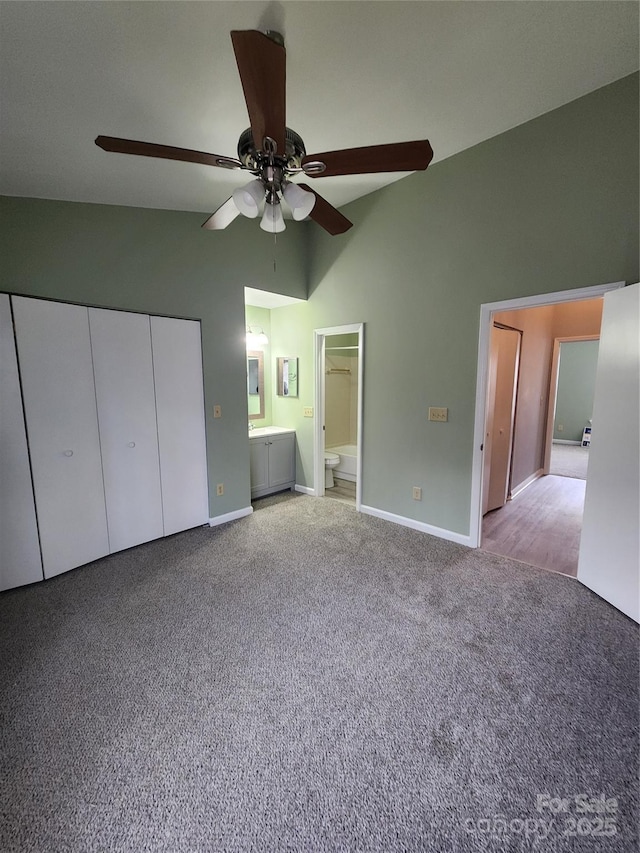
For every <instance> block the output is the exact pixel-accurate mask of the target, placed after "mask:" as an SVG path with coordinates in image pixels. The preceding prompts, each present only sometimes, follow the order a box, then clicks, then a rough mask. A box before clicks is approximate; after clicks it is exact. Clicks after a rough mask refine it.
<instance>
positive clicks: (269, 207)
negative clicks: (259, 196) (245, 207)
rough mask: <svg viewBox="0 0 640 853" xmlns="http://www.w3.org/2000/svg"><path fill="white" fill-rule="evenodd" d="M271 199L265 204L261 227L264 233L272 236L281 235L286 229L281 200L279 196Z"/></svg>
mask: <svg viewBox="0 0 640 853" xmlns="http://www.w3.org/2000/svg"><path fill="white" fill-rule="evenodd" d="M270 198H271V200H269V199H267V201H266V202H265V205H264V213H263V214H262V220H261V222H260V227H261V228H262V230H263V231H268V232H270V233H272V234H279V233H280V232H281V231H284V229H285V224H284V217H283V216H282V208H281V207H280V199H279V198H278V197H277V196H271V197H270Z"/></svg>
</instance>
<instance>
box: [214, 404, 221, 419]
mask: <svg viewBox="0 0 640 853" xmlns="http://www.w3.org/2000/svg"><path fill="white" fill-rule="evenodd" d="M213 417H214V418H221V417H222V406H214V407H213Z"/></svg>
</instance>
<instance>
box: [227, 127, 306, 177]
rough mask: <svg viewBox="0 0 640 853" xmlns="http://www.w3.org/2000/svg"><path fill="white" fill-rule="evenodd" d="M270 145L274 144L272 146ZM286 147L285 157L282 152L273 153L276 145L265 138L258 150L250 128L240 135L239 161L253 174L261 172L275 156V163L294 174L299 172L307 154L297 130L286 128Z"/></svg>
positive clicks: (268, 138)
mask: <svg viewBox="0 0 640 853" xmlns="http://www.w3.org/2000/svg"><path fill="white" fill-rule="evenodd" d="M267 140H268V142H267ZM265 143H267V144H265ZM269 143H272V145H271V144H269ZM284 145H285V151H284V156H283V154H282V152H280V151H277V150H273V153H272V150H269V149H274V147H275V143H274V142H273V140H272V139H270V137H265V139H264V140H263V142H262V147H261V148H256V145H255V143H254V141H253V133H252V132H251V128H250V127H248V128H247V129H246V130H245V131H243V132H242V133H241V134H240V139H239V140H238V160H240V162H241V163H242V165H243V166H244V167H245V169H249V170H250V171H252V172H260V171H261V170H262V168H263V167H264V165H265V163H266V162H268V160H269V158H270V157H271V156H273V159H274V161H275V162H278V163H279V165H280V166H281V167H282V168H283V169H285V170H286V171H289V172H292V173H294V172H296V171H299V170H300V169H301V165H302V160H303V158H304V157H305V156H306V154H307V151H306V149H305V147H304V142H303V141H302V137H301V136H300V135H299V134H298V133H296V132H295V130H291V128H290V127H286V128H285V132H284Z"/></svg>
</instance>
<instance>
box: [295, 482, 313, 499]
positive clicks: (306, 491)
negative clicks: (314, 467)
mask: <svg viewBox="0 0 640 853" xmlns="http://www.w3.org/2000/svg"><path fill="white" fill-rule="evenodd" d="M295 490H296V492H301V493H302V494H303V495H311V497H312V498H315V496H316V490H315V489H311V488H310V487H309V486H299V485H298V484H297V483H296V485H295Z"/></svg>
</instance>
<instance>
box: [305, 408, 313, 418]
mask: <svg viewBox="0 0 640 853" xmlns="http://www.w3.org/2000/svg"><path fill="white" fill-rule="evenodd" d="M304 416H305V418H312V417H313V406H305V407H304Z"/></svg>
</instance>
